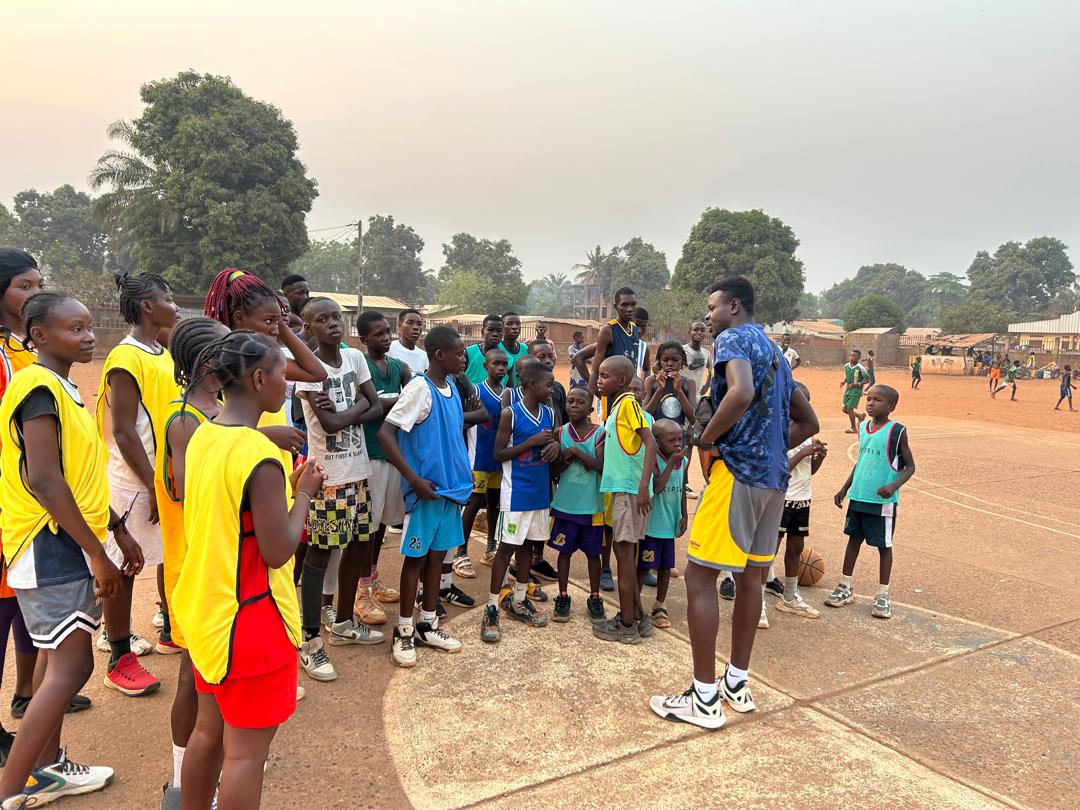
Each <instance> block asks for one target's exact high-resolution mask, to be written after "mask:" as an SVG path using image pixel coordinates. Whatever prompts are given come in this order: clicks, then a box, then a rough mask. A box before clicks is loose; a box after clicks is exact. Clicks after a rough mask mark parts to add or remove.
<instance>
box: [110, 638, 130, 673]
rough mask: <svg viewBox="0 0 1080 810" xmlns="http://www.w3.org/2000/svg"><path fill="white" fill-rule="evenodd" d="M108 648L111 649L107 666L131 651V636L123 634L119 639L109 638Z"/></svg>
mask: <svg viewBox="0 0 1080 810" xmlns="http://www.w3.org/2000/svg"><path fill="white" fill-rule="evenodd" d="M109 649H110V650H111V654H110V656H109V666H110V667H111V666H113V664H115V663H116V662H117V661H119V660H120V658H121V657H122V656H125V655H127V654H128V653H129V652H131V636H130V635H127V636H124V637H123V638H122V639H120V640H119V641H113V640H112V639H111V638H110V639H109Z"/></svg>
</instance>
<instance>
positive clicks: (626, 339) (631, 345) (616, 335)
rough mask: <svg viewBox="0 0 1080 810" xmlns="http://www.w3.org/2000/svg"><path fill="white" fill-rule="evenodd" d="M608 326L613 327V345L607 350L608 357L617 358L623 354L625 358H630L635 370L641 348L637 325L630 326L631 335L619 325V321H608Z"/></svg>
mask: <svg viewBox="0 0 1080 810" xmlns="http://www.w3.org/2000/svg"><path fill="white" fill-rule="evenodd" d="M608 325H610V326H611V343H610V344H609V345H608V348H607V355H606V356H607V357H615V356H616V355H619V354H621V355H622V356H623V357H626V358H629V360H630V362H631V363H633V364H634V368H635V369H637V367H638V348H639V346H640V342H641V340H640V338H639V337H638V330H637V324H631V325H630V334H627V333H626V330H625V329H623V328H622V326H620V325H619V321H618V320H617V319H612V320H610V321H608Z"/></svg>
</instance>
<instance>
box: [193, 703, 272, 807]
mask: <svg viewBox="0 0 1080 810" xmlns="http://www.w3.org/2000/svg"><path fill="white" fill-rule="evenodd" d="M224 733H225V721H224V720H222V719H221V711H220V710H219V709H218V706H217V701H216V700H215V699H214V696H213V695H199V717H198V720H196V721H195V730H194V731H192V732H191V738H190V739H189V740H188V744H187V751H185V752H184V768H183V772H182V775H181V777H180V781H181V783H182V784H183V785H184V788H183V790H182V791H180V807H181V808H182V809H183V810H206V808H208V807H209V806H210V802H211V801H213V799H214V789H215V788H216V787H217V784H218V778H219V777H220V776H221V770H222V760H223V759H224V755H225V752H224V746H223V737H224ZM259 780H260V782H261V781H262V775H261V774H260V775H259Z"/></svg>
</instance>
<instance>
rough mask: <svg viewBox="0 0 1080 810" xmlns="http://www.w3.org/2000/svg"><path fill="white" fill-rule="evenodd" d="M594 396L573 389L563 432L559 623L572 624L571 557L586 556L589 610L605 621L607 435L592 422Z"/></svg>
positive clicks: (558, 497)
mask: <svg viewBox="0 0 1080 810" xmlns="http://www.w3.org/2000/svg"><path fill="white" fill-rule="evenodd" d="M592 403H593V398H592V394H590V393H589V392H588V390H586V389H585V388H582V387H579V388H571V389H570V391H569V392H568V393H567V395H566V413H567V416H568V417H569V419H568V421H567V423H566V424H565V425H563V426H562V427H560V428H559V433H558V439H559V460H558V461H557V462H556V463H555V464H553V465H552V466H553V467H554V469H555V471H556V472H557V474H558V475H559V486H558V488H557V489H556V490H555V498H554V499H553V500H552V502H551V539H550V540H548V545H550V546H551V547H552V548H554V549H555V550H556V551H557V552H559V566H558V568H559V571H558V574H559V595H558V596H556V597H555V613H554V615H553V616H552V619H553V620H554V621H557V622H568V621H570V594H569V593H568V591H567V588H568V586H569V582H570V558H571V557H572V556H573V554H574V552H575V551H581V552H582V553H584V554H585V558H586V559H587V560H588V566H589V598H588V599H587V600H586V607H587V608H588V611H589V619H590V620H591V621H592V622H593V623H594V624H595V623H597V622H602V621H604V620H605V619H606V618H607V617H606V616H605V615H604V601H603V600H602V599H601V598H600V547H601V545H602V544H603V540H604V496H603V495H602V494H601V493H600V473H601V472H603V469H604V431H603V429H602V428H600V427H598V426H596V425H594V424H593V423H592V420H591V419H590V418H589V416H590V414H591V413H592Z"/></svg>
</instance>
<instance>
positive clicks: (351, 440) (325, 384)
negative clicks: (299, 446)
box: [296, 349, 371, 486]
mask: <svg viewBox="0 0 1080 810" xmlns="http://www.w3.org/2000/svg"><path fill="white" fill-rule="evenodd" d="M319 362H322V361H321V360H320V361H319ZM323 368H325V369H326V379H325V380H322V381H321V382H314V383H313V382H298V383H297V384H296V393H297V394H304V393H305V392H311V391H321V392H323V393H324V394H326V395H327V396H328V397H330V399H331V401H332V402H333V403H334V408H335V410H336V411H338V412H339V413H340V412H341V411H344V410H346V409H348V408H351V407H352V406H353V405H354V404H356V400H357V398H358V397H359V396H360V386H361V385H362V384H363V383H364V382H366V381H367V380H370V379H371V371H370V369H368V364H367V360H366V359H365V358H364V355H363V352H361V351H359V350H358V349H342V350H341V365H340V366H339V367H336V368H335V367H334V366H331V365H329V364H328V363H323ZM301 400H302V401H303V404H304V421H306V422H307V432H308V458H310V459H314V460H315V461H317V462H319V463H320V464H322V467H323V472H324V473H325V474H326V484H327V485H328V486H336V485H338V484H348V483H351V482H353V481H362V480H366V479H367V478H368V477H369V476H370V475H371V462H370V461H369V460H368V454H367V445H366V444H365V443H364V427H363V425H347V426H346V427H345V428H343V429H342V430H340V431H338V432H337V433H330V434H327V432H326V431H325V430H323V426H322V424H321V423H320V422H319V419H318V417H317V416H316V415H315V409H314V408H312V407H311V403H310V402H308V399H307V396H301Z"/></svg>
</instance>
